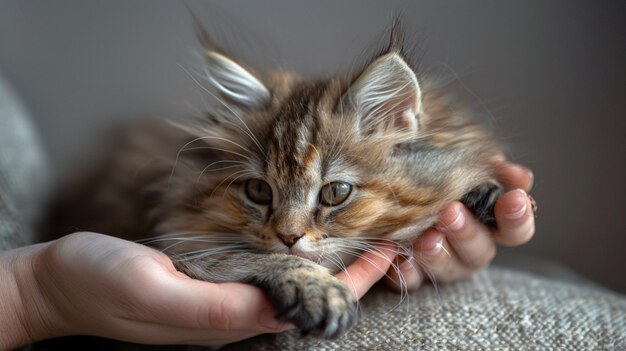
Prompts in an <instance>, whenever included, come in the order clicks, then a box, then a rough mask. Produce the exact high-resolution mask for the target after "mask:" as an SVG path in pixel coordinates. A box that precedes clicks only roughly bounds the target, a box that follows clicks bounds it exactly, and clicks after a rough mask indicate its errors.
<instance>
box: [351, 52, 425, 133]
mask: <svg viewBox="0 0 626 351" xmlns="http://www.w3.org/2000/svg"><path fill="white" fill-rule="evenodd" d="M346 95H347V96H346V97H347V98H348V100H349V102H350V103H351V104H352V106H353V107H354V108H355V112H356V115H357V121H358V129H359V131H360V132H361V135H364V136H368V135H372V134H385V133H388V132H391V131H404V132H407V131H408V132H417V129H418V123H417V114H418V113H419V111H420V108H421V107H420V99H421V91H420V87H419V84H418V82H417V77H416V76H415V73H414V72H413V70H412V69H411V67H409V65H408V64H407V63H406V62H405V61H404V59H402V57H401V56H400V55H399V54H398V53H397V52H390V53H387V54H385V55H383V56H381V57H379V58H377V59H376V60H374V62H372V63H371V64H370V65H369V66H368V67H367V68H366V69H365V71H364V72H363V73H362V74H361V75H360V76H359V77H358V78H357V80H356V81H355V82H354V83H353V84H352V86H351V87H350V88H349V89H348V92H347V94H346Z"/></svg>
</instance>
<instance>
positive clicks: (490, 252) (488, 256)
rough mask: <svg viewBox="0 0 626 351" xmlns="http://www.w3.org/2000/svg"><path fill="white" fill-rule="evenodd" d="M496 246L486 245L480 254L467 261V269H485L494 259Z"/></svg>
mask: <svg viewBox="0 0 626 351" xmlns="http://www.w3.org/2000/svg"><path fill="white" fill-rule="evenodd" d="M496 251H497V249H496V246H495V245H494V244H490V245H488V246H487V247H486V248H485V250H484V251H483V252H482V254H480V255H478V256H476V257H475V258H473V259H471V260H468V261H467V262H466V264H467V265H468V266H469V268H472V269H478V268H482V267H485V266H487V265H489V263H491V261H493V259H494V257H496Z"/></svg>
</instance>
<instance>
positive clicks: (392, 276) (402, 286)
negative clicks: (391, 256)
mask: <svg viewBox="0 0 626 351" xmlns="http://www.w3.org/2000/svg"><path fill="white" fill-rule="evenodd" d="M384 281H385V283H386V284H387V286H389V287H390V288H392V289H394V290H396V291H398V292H404V291H413V290H415V289H417V288H419V287H420V286H421V285H422V283H423V282H424V272H422V269H421V268H420V266H419V264H417V262H416V261H415V259H414V258H413V257H409V258H408V259H407V258H405V257H402V256H398V258H397V259H396V265H395V267H394V266H392V267H389V271H387V275H386V276H385V277H384Z"/></svg>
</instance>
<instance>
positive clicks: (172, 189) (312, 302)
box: [61, 29, 501, 338]
mask: <svg viewBox="0 0 626 351" xmlns="http://www.w3.org/2000/svg"><path fill="white" fill-rule="evenodd" d="M200 34H201V35H200V37H201V39H202V42H203V44H204V48H205V52H204V54H205V57H206V65H205V67H204V71H203V72H201V73H200V74H194V75H192V77H193V79H194V80H196V82H197V83H198V85H199V86H200V87H201V89H203V90H204V91H205V92H206V93H207V94H208V95H211V96H212V97H213V98H214V102H215V103H214V104H213V105H212V106H211V108H210V109H209V111H207V112H206V114H205V115H203V116H201V117H199V118H193V119H187V120H182V121H179V122H178V123H177V124H178V127H179V128H177V129H175V128H172V127H169V128H161V129H159V130H153V131H149V132H146V131H145V130H144V131H143V133H142V134H141V135H137V134H135V135H134V137H133V138H131V139H130V142H131V144H132V145H131V146H130V147H129V148H125V149H124V150H123V151H122V152H120V153H119V154H118V157H117V158H116V159H115V160H114V161H113V162H112V163H111V164H108V165H107V166H106V168H105V169H104V170H102V171H101V172H99V175H100V176H101V179H100V180H98V181H94V180H90V181H89V184H88V188H85V189H90V190H89V191H85V190H81V191H80V192H79V193H81V196H83V197H85V196H87V197H88V198H89V200H90V203H91V205H90V206H85V205H82V206H80V208H78V209H77V208H73V209H72V210H71V211H70V210H66V211H63V210H62V211H61V212H65V213H71V217H69V218H65V219H64V220H63V222H64V223H65V224H66V226H65V227H64V229H65V230H67V228H69V227H68V226H67V225H71V226H72V227H73V228H80V229H83V230H93V231H99V232H103V233H107V234H114V235H118V236H121V237H125V238H129V239H140V238H146V237H149V238H152V239H151V240H149V244H151V245H154V246H156V247H158V248H160V249H162V250H163V251H164V252H165V253H166V254H169V255H170V256H171V257H172V258H173V261H174V262H175V264H176V267H177V268H178V269H180V270H181V271H182V272H184V273H186V274H187V275H189V276H191V277H193V278H197V279H202V280H207V281H211V282H233V281H236V282H244V283H250V284H254V285H257V286H259V287H261V288H262V289H264V291H265V292H266V293H267V296H268V298H269V300H270V301H271V303H272V305H273V306H274V307H275V309H276V311H277V313H278V318H280V319H282V320H285V321H289V322H292V323H294V324H295V325H296V326H298V327H299V328H300V329H301V330H302V331H303V332H304V333H311V334H314V335H317V336H320V337H323V338H333V337H337V336H339V335H340V334H342V333H343V332H345V331H346V330H347V329H348V328H350V326H351V325H352V324H353V323H354V322H355V317H356V308H355V301H354V300H353V297H352V295H351V293H350V291H349V289H348V288H347V287H346V286H344V285H343V284H342V283H341V282H340V281H339V280H337V279H336V278H334V277H333V276H332V273H333V272H336V271H338V270H341V269H342V267H344V266H345V265H347V264H349V263H350V262H351V261H352V260H354V258H355V257H356V256H358V255H359V254H360V253H361V252H362V251H364V250H372V251H374V250H375V249H374V244H373V243H375V242H377V241H378V242H380V241H393V242H395V243H399V244H400V245H404V246H405V247H408V246H409V245H410V243H412V242H413V241H414V240H415V239H416V238H417V237H418V236H419V235H420V233H421V232H422V231H423V230H425V229H426V228H428V227H430V226H432V225H433V224H434V222H435V221H436V219H437V216H438V213H439V212H440V211H441V209H442V208H443V206H444V205H445V204H447V203H449V202H450V201H452V200H457V199H462V200H463V201H464V202H465V203H466V204H467V205H468V206H469V207H470V209H471V210H473V211H474V213H476V214H477V216H478V218H479V219H480V220H482V221H483V222H485V223H489V224H494V223H495V222H494V219H493V204H494V202H495V199H496V198H497V197H498V196H499V194H500V192H501V186H500V185H499V183H498V181H497V180H496V178H495V170H494V168H495V167H496V165H495V164H494V162H493V161H492V160H493V157H494V156H495V155H497V154H498V153H499V148H498V147H497V145H496V143H495V142H494V139H493V137H492V136H491V135H490V134H489V133H488V132H486V131H485V129H484V128H483V127H481V126H480V125H479V124H477V123H475V122H474V121H471V120H470V119H469V118H467V116H465V115H464V114H463V113H461V112H458V111H455V109H453V108H452V107H451V106H450V105H449V104H447V103H446V96H445V94H444V93H443V92H441V91H438V90H432V89H431V90H429V89H426V88H423V87H424V86H425V84H422V82H421V81H420V79H418V77H417V76H416V74H415V72H414V70H413V69H412V68H411V66H410V64H409V61H408V60H407V58H406V57H405V54H404V52H403V48H402V42H401V39H400V36H399V32H398V30H397V29H394V30H393V31H392V34H391V39H390V41H389V44H388V45H387V47H386V48H385V49H384V50H382V51H381V52H380V53H379V54H378V55H376V56H375V57H374V58H373V59H372V60H371V61H370V62H369V63H368V64H367V65H365V67H363V69H362V70H361V71H360V72H356V73H352V74H349V75H348V76H347V77H337V78H332V79H321V80H306V79H301V78H299V77H297V76H296V75H293V74H291V73H287V72H273V73H270V74H267V75H257V74H254V73H252V72H251V71H249V70H247V69H246V68H244V67H242V66H241V65H239V64H238V63H236V62H235V61H234V60H233V59H232V58H230V57H228V56H227V55H226V54H225V53H224V52H223V51H221V50H219V49H218V48H217V47H215V46H214V45H213V44H212V43H211V41H210V40H209V38H208V36H207V35H206V33H204V32H200ZM69 201H70V202H74V203H80V204H85V203H86V202H85V201H84V200H79V199H77V198H73V199H69ZM103 214H105V215H103Z"/></svg>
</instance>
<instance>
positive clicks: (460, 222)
mask: <svg viewBox="0 0 626 351" xmlns="http://www.w3.org/2000/svg"><path fill="white" fill-rule="evenodd" d="M464 225H465V215H464V214H463V210H461V209H460V208H459V212H458V213H457V215H456V218H454V220H453V221H452V223H450V224H448V225H446V226H444V227H443V228H442V229H443V231H452V232H456V231H459V230H461V228H463V226H464Z"/></svg>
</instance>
